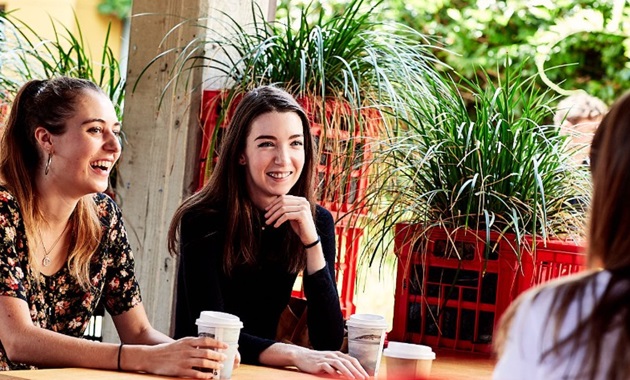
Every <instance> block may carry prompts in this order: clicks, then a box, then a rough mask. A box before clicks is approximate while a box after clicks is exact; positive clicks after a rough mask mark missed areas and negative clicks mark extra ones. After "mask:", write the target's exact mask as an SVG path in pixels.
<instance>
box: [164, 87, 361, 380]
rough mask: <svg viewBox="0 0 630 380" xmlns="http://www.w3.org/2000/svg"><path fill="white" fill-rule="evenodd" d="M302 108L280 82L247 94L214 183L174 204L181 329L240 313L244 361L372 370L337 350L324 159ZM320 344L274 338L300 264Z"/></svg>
mask: <svg viewBox="0 0 630 380" xmlns="http://www.w3.org/2000/svg"><path fill="white" fill-rule="evenodd" d="M314 156H315V150H314V145H313V137H312V136H311V133H310V126H309V122H308V119H307V117H306V114H305V113H304V110H303V109H302V108H301V107H300V106H299V105H298V103H297V102H296V101H295V99H294V98H293V97H292V96H291V95H289V94H288V93H287V92H285V91H284V90H281V89H279V88H275V87H270V86H262V87H259V88H256V89H254V90H252V91H250V92H248V93H247V94H246V95H245V96H244V97H243V99H242V100H241V102H240V103H239V105H238V107H237V108H236V110H235V111H234V116H233V118H232V120H231V121H230V125H229V127H228V128H227V132H226V135H225V137H224V141H223V143H222V145H221V150H220V154H219V160H218V162H217V165H216V167H215V169H214V171H213V172H212V176H211V177H210V181H209V182H208V183H207V184H206V185H205V186H204V187H203V188H202V189H201V191H199V192H198V193H197V194H195V195H193V196H192V197H190V198H189V199H187V200H186V201H185V202H184V203H183V204H182V205H181V206H180V207H179V209H178V210H177V211H176V213H175V216H174V218H173V221H172V222H171V228H170V230H169V249H170V250H171V252H172V253H173V254H178V253H179V254H180V267H179V276H178V282H177V284H178V289H177V307H176V316H175V335H176V336H195V335H197V327H196V325H195V320H196V318H197V317H198V316H199V315H200V313H201V312H202V311H206V310H214V311H224V312H228V313H231V314H235V315H237V316H238V317H239V318H240V320H241V321H243V324H244V327H243V330H241V335H240V338H239V349H240V350H241V353H242V355H243V362H244V363H255V364H264V365H269V366H295V367H297V368H298V369H300V370H301V371H304V372H309V373H328V374H342V375H344V376H346V377H348V378H356V379H363V378H367V373H366V372H365V370H364V369H363V368H362V367H361V365H360V364H359V362H358V361H357V360H356V359H354V358H352V357H350V356H348V355H345V354H342V353H340V352H339V349H340V348H341V345H342V341H343V317H342V314H341V308H340V304H339V296H338V294H337V287H336V285H335V281H334V279H335V257H336V254H335V229H334V223H333V218H332V215H331V214H330V212H329V211H328V210H326V209H324V208H323V207H320V206H316V205H315V197H314V184H313V177H314V173H315V165H316V161H315V159H314ZM301 270H303V271H304V277H303V284H304V290H305V294H306V298H307V304H308V321H307V324H308V330H309V338H310V343H311V345H312V347H313V348H314V349H310V348H305V347H299V346H295V345H289V344H285V343H281V342H278V341H276V340H275V337H276V332H277V329H278V324H279V321H280V315H281V313H282V311H283V310H284V309H285V308H286V306H287V304H288V303H289V299H290V296H291V290H292V288H293V284H294V282H295V279H296V277H297V274H298V272H300V271H301Z"/></svg>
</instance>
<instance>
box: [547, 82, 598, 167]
mask: <svg viewBox="0 0 630 380" xmlns="http://www.w3.org/2000/svg"><path fill="white" fill-rule="evenodd" d="M606 112H608V106H607V105H606V104H605V103H604V102H603V101H602V100H600V99H599V98H596V97H594V96H591V95H589V94H587V93H585V92H578V93H575V94H572V95H569V96H567V97H566V98H564V99H562V100H561V101H560V102H559V103H558V105H557V107H556V113H555V115H554V118H553V122H554V125H557V126H559V127H560V133H562V134H565V135H568V136H570V138H571V141H570V144H569V149H571V150H572V151H573V155H572V157H573V159H574V162H575V163H577V164H583V165H588V154H589V146H590V145H591V140H592V139H593V135H594V134H595V131H596V130H597V126H598V125H599V123H600V122H601V121H602V119H603V118H604V115H606Z"/></svg>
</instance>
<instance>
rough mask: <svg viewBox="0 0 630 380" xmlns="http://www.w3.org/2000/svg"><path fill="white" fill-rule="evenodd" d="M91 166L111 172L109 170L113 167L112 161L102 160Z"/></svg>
mask: <svg viewBox="0 0 630 380" xmlns="http://www.w3.org/2000/svg"><path fill="white" fill-rule="evenodd" d="M90 166H92V167H93V168H99V169H103V170H109V168H111V166H112V163H111V161H105V160H100V161H94V162H92V163H91V164H90Z"/></svg>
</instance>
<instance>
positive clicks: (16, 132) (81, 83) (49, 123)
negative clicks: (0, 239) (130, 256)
mask: <svg viewBox="0 0 630 380" xmlns="http://www.w3.org/2000/svg"><path fill="white" fill-rule="evenodd" d="M88 91H93V92H96V93H99V94H104V92H103V91H102V90H101V89H100V88H99V87H98V86H97V85H95V84H94V83H92V82H90V81H88V80H84V79H76V78H68V77H57V78H53V79H50V80H32V81H29V82H27V83H26V84H24V85H23V86H22V88H20V91H19V92H18V94H17V95H16V97H15V99H14V101H13V104H12V106H11V112H10V114H9V118H8V120H7V124H6V128H5V131H4V134H3V136H2V145H1V146H0V178H2V182H3V184H4V186H6V187H7V189H8V190H9V191H10V192H11V193H12V194H13V196H14V197H15V198H16V200H17V202H18V204H19V205H20V210H21V213H22V219H23V220H24V226H25V229H26V236H27V239H28V240H30V241H35V239H36V236H37V234H36V233H35V231H36V226H37V225H38V223H41V222H43V221H44V218H43V216H42V215H41V212H40V210H39V209H38V206H37V189H36V187H35V175H36V173H37V172H38V171H43V167H44V163H45V161H46V159H47V157H44V154H43V152H42V151H41V149H40V148H39V145H38V143H37V141H36V139H35V129H36V128H37V127H39V126H41V127H44V128H46V129H47V130H48V132H50V133H51V134H53V135H62V134H64V133H65V132H66V127H67V126H66V122H67V121H68V119H70V118H71V117H72V116H73V115H74V113H75V111H76V106H77V104H78V102H79V100H80V99H81V97H82V96H85V95H86V93H87V92H88ZM69 223H70V231H71V236H72V240H71V244H70V249H69V253H68V267H69V268H70V273H72V274H73V275H74V276H75V277H76V278H77V281H78V282H79V284H81V286H83V287H84V288H87V287H88V286H89V283H90V278H89V266H90V260H91V258H92V256H93V255H94V253H95V252H96V249H97V248H98V245H99V243H100V240H101V227H100V222H99V219H98V215H97V210H96V204H95V202H94V198H93V195H91V194H90V195H86V196H84V197H83V198H81V199H80V200H79V203H78V204H77V208H76V209H75V211H74V212H73V213H72V216H71V218H70V221H69ZM31 259H32V256H31V258H29V260H31ZM31 262H32V260H31ZM34 270H36V267H34Z"/></svg>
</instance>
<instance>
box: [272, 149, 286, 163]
mask: <svg viewBox="0 0 630 380" xmlns="http://www.w3.org/2000/svg"><path fill="white" fill-rule="evenodd" d="M288 161H289V151H288V149H286V148H283V147H279V148H278V149H277V150H276V160H275V163H276V164H278V165H281V164H284V163H286V162H288Z"/></svg>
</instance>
